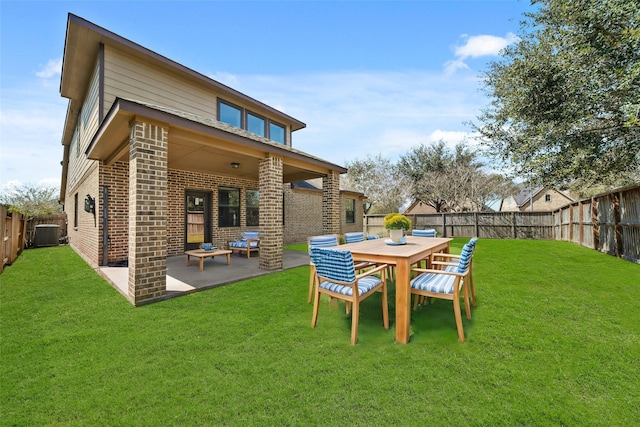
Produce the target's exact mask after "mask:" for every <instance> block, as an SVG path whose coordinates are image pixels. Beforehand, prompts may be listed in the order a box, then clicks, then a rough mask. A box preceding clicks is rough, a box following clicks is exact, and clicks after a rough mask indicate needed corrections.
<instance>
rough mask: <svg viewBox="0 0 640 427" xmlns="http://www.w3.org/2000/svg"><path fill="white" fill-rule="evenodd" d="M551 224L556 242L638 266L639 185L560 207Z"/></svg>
mask: <svg viewBox="0 0 640 427" xmlns="http://www.w3.org/2000/svg"><path fill="white" fill-rule="evenodd" d="M554 220H555V225H554V232H555V239H556V240H566V241H569V242H573V243H577V244H579V245H582V246H586V247H588V248H592V249H596V250H599V251H601V252H605V253H608V254H610V255H615V256H617V257H620V258H624V259H627V260H629V261H633V262H636V263H640V185H634V186H631V187H625V188H620V189H618V190H615V191H612V192H610V193H606V194H601V195H598V196H595V197H592V198H591V199H584V200H580V201H578V202H574V203H571V204H569V205H566V206H563V207H562V208H560V209H558V210H557V211H555V212H554Z"/></svg>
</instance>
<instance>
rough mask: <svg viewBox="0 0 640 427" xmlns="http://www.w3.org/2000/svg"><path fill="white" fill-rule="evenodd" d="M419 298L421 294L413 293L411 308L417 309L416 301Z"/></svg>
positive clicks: (418, 300)
mask: <svg viewBox="0 0 640 427" xmlns="http://www.w3.org/2000/svg"><path fill="white" fill-rule="evenodd" d="M420 298H422V296H421V295H418V294H414V295H413V309H414V310H417V309H418V303H419V302H420Z"/></svg>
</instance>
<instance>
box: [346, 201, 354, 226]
mask: <svg viewBox="0 0 640 427" xmlns="http://www.w3.org/2000/svg"><path fill="white" fill-rule="evenodd" d="M344 204H345V210H346V222H347V224H354V223H355V222H356V201H355V199H345V201H344Z"/></svg>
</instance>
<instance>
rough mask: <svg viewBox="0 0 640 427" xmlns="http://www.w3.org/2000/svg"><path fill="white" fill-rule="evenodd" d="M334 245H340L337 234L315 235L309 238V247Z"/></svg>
mask: <svg viewBox="0 0 640 427" xmlns="http://www.w3.org/2000/svg"><path fill="white" fill-rule="evenodd" d="M332 246H338V237H337V236H336V235H335V234H327V235H325V236H313V237H310V238H309V247H314V248H328V247H332Z"/></svg>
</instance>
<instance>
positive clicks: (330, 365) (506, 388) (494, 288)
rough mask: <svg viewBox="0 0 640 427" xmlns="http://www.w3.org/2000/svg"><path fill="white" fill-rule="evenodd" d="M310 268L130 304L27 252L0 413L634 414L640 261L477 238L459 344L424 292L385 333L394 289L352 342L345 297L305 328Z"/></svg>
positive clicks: (44, 417)
mask: <svg viewBox="0 0 640 427" xmlns="http://www.w3.org/2000/svg"><path fill="white" fill-rule="evenodd" d="M463 243H464V241H463V240H462V239H456V240H455V241H454V244H453V252H456V251H459V250H460V248H461V246H462V244H463ZM308 268H309V267H306V266H305V267H300V268H297V269H294V270H289V271H285V272H281V273H276V274H272V275H269V276H267V277H261V278H258V279H254V280H248V281H244V282H239V283H236V284H233V285H229V286H225V287H220V288H215V289H211V290H207V291H204V292H200V293H197V294H191V295H188V296H184V297H180V298H174V299H170V300H167V301H164V302H160V303H156V304H152V305H148V306H143V307H139V308H134V307H133V306H131V305H130V304H129V303H128V302H127V301H126V300H125V299H124V298H123V297H122V296H121V295H120V294H119V293H118V292H117V291H116V290H114V289H113V288H111V287H110V286H109V285H108V284H107V283H106V282H104V281H103V280H102V279H101V278H100V277H98V276H97V274H96V273H95V272H94V271H93V270H92V269H91V268H89V267H88V266H87V264H85V263H84V262H83V261H82V260H81V259H80V258H79V257H78V256H77V255H76V254H75V253H74V252H73V251H72V250H71V249H70V248H69V247H56V248H43V249H33V250H28V251H25V252H24V253H23V254H22V255H21V256H20V257H19V258H18V260H17V261H16V262H15V263H14V265H12V266H10V267H8V268H6V269H5V271H4V273H2V274H1V275H0V297H1V299H0V331H1V334H2V335H1V344H0V345H1V347H0V357H1V359H0V360H1V361H0V365H1V370H0V381H1V383H0V405H1V408H0V425H3V426H4V425H7V426H9V425H11V426H13V425H19V426H25V425H29V426H36V425H65V426H68V425H86V426H96V425H122V426H125V425H127V426H128V425H135V426H160V425H162V426H166V425H179V426H183V425H199V426H209V425H242V426H246V425H268V426H271V425H274V426H275V425H328V426H334V425H368V426H369V425H371V426H387V425H435V426H437V425H442V426H461V425H486V426H500V425H503V426H513V425H522V426H631V425H640V411H639V410H638V408H640V387H639V386H638V381H639V377H640V266H639V265H636V264H633V263H630V262H628V261H622V260H619V259H616V258H614V257H611V256H608V255H604V254H601V253H598V252H595V251H592V250H589V249H585V248H582V247H580V246H577V245H573V244H570V243H566V242H550V241H514V240H482V239H481V240H480V241H479V242H478V246H477V250H476V254H475V257H474V275H475V276H474V277H475V283H476V294H477V298H478V307H477V308H475V309H474V311H473V319H472V320H471V321H467V320H466V319H465V332H466V336H467V341H466V342H465V343H459V342H458V340H457V336H456V331H455V322H454V318H453V310H452V308H451V302H447V301H436V302H435V304H433V305H431V306H427V307H422V308H420V309H419V310H417V311H416V312H413V314H412V322H413V323H412V334H413V335H412V339H411V343H410V344H408V345H398V344H395V343H394V342H393V341H394V331H393V321H394V320H395V317H394V313H395V310H394V307H393V295H391V298H390V318H391V321H392V328H391V329H390V330H389V331H385V330H384V329H383V328H382V320H381V313H380V306H379V299H376V298H379V297H378V296H375V297H372V298H369V299H367V300H366V301H364V303H363V305H362V312H361V318H360V330H359V335H358V336H359V341H358V344H357V345H356V346H351V345H350V344H349V337H350V320H349V318H348V317H346V316H345V314H344V306H343V305H339V306H338V307H332V306H330V305H329V303H328V302H327V301H324V302H323V303H322V306H321V309H320V316H319V319H318V326H317V327H316V328H315V329H311V327H310V321H311V310H312V307H311V305H310V304H307V303H306V300H307V290H308V274H309V270H308ZM393 288H394V287H393V286H391V290H390V291H391V293H392V294H393Z"/></svg>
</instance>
